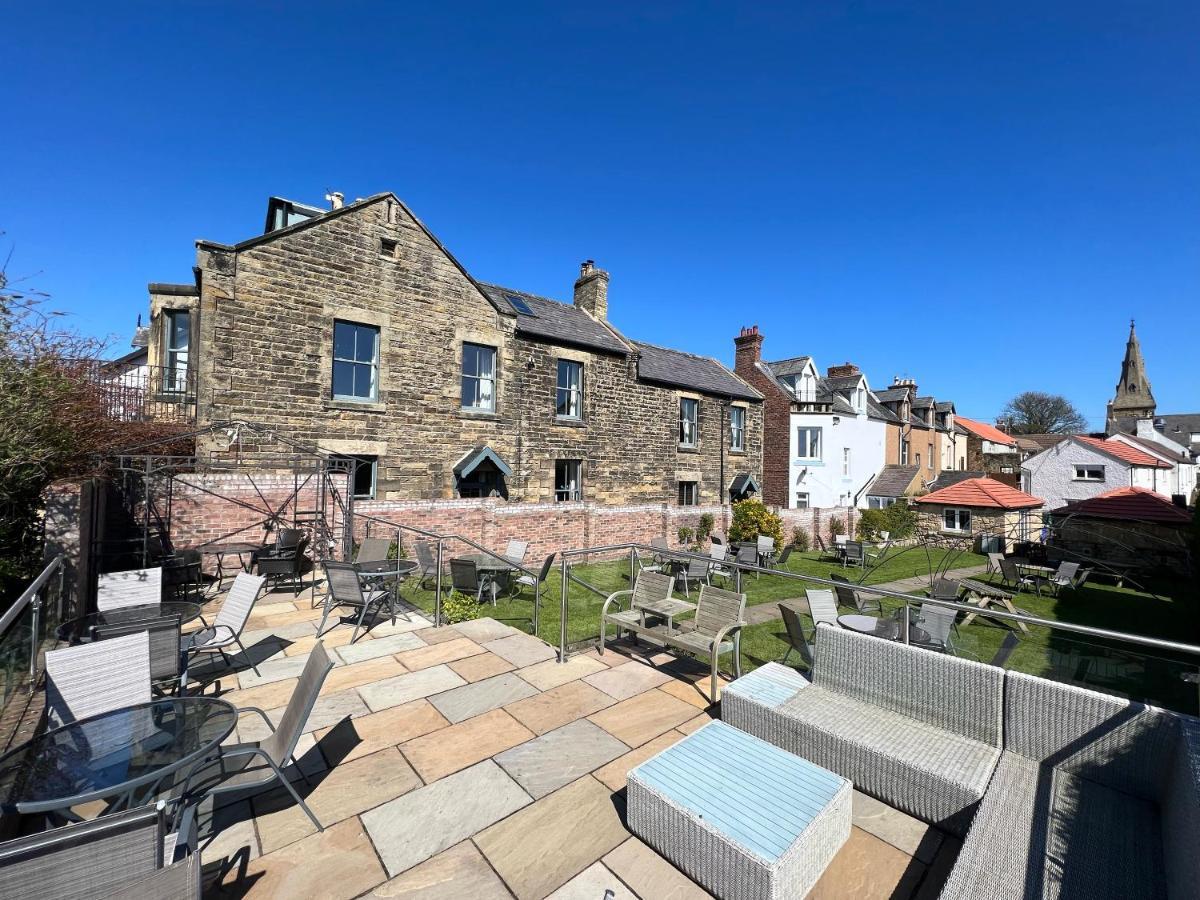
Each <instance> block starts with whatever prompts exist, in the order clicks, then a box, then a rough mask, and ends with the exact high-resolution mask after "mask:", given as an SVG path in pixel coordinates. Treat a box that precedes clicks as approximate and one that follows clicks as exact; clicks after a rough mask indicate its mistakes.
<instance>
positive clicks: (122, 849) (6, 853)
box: [0, 804, 201, 900]
mask: <svg viewBox="0 0 1200 900" xmlns="http://www.w3.org/2000/svg"><path fill="white" fill-rule="evenodd" d="M167 838H168V836H167V834H166V821H165V815H164V811H163V805H162V804H157V805H154V806H140V807H138V808H136V809H129V810H124V811H122V812H117V813H113V814H112V815H107V816H100V817H99V818H95V819H90V820H86V821H83V822H75V823H73V824H70V825H63V826H61V827H59V828H52V829H50V830H49V831H42V832H38V833H37V834H31V835H27V836H25V837H20V838H16V839H15V840H11V841H6V842H5V843H3V844H0V896H3V897H13V898H18V897H22V898H36V897H53V898H54V900H93V898H101V897H103V898H115V897H122V898H135V897H136V898H139V900H200V877H201V870H200V866H201V860H200V854H199V853H196V852H193V853H190V854H188V855H187V856H186V857H184V858H183V859H180V860H179V861H178V862H174V863H172V862H171V860H170V859H165V858H164V851H163V845H164V841H165V842H167V843H170V841H169V840H167Z"/></svg>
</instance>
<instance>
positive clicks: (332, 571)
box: [317, 560, 396, 644]
mask: <svg viewBox="0 0 1200 900" xmlns="http://www.w3.org/2000/svg"><path fill="white" fill-rule="evenodd" d="M321 565H322V566H324V567H325V584H326V586H327V587H328V588H329V591H328V593H327V594H326V595H325V611H324V613H323V614H322V615H321V624H320V625H318V626H317V635H318V636H320V635H323V634H324V633H325V622H326V621H327V620H328V619H329V614H330V613H331V612H333V610H335V609H337V608H338V607H339V606H349V607H351V608H353V609H357V610H358V620H357V621H356V622H355V624H354V633H353V634H352V635H351V636H350V643H352V644H353V643H354V642H355V641H356V640H358V632H359V631H360V630H361V629H362V627H363V623H364V622H365V621H366V618H367V613H368V612H369V611H370V609H371V608H372V607H375V609H376V611H378V610H380V609H382V608H383V606H384V604H385V603H386V604H388V605H389V607H390V608H391V611H392V622H393V623H395V621H396V603H395V597H394V595H393V594H392V592H391V591H386V590H382V589H379V588H370V589H367V590H363V586H362V582H361V581H360V580H359V577H358V569H357V568H355V566H354V563H348V562H335V561H333V560H326V561H325V562H323V563H321ZM340 621H341V619H339V620H338V622H335V623H334V625H333V626H331V627H336V626H337V625H338V623H339V622H340Z"/></svg>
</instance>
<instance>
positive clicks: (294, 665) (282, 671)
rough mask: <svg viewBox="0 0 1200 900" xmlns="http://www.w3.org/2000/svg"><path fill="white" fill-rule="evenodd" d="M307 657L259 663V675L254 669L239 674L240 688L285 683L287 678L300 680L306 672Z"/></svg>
mask: <svg viewBox="0 0 1200 900" xmlns="http://www.w3.org/2000/svg"><path fill="white" fill-rule="evenodd" d="M307 661H308V657H306V656H283V655H280V656H279V657H277V658H276V659H268V660H266V661H265V662H260V663H258V673H257V674H256V673H255V671H254V670H253V669H243V670H242V671H240V672H238V676H237V678H238V687H239V688H242V689H245V688H251V687H256V686H258V685H260V684H270V683H271V682H272V681H283V680H284V679H286V678H299V677H300V673H301V672H303V671H304V664H305V663H306V662H307Z"/></svg>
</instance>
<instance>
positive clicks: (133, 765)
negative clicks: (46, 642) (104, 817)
mask: <svg viewBox="0 0 1200 900" xmlns="http://www.w3.org/2000/svg"><path fill="white" fill-rule="evenodd" d="M237 716H238V713H237V707H235V706H234V705H233V704H232V703H229V702H228V701H225V700H220V699H217V698H215V697H177V698H173V699H167V700H155V701H153V702H151V703H143V704H141V705H139V706H129V707H125V708H123V709H117V710H113V711H112V712H107V713H103V714H102V715H98V716H91V717H89V718H86V719H80V720H79V721H78V722H72V723H71V724H69V725H63V726H61V727H59V728H55V729H53V730H51V731H47V732H46V733H45V734H43V735H42V736H41V737H38V738H34V739H33V740H32V741H29V742H28V743H26V744H23V745H22V746H20V747H18V748H17V749H15V750H13V751H12V752H10V753H7V754H5V755H4V756H3V757H0V809H3V810H4V811H5V812H15V813H47V812H56V811H62V810H68V809H70V808H71V807H73V806H77V805H79V804H81V803H88V802H91V801H93V800H104V799H110V798H111V799H116V798H126V799H127V801H128V802H127V804H125V805H127V806H130V807H132V806H136V805H138V803H140V802H143V801H145V800H148V799H150V798H151V797H153V796H154V794H155V793H156V791H157V790H158V789H159V788H160V787H161V788H163V789H165V788H167V787H170V784H171V779H170V776H171V775H173V774H174V773H176V772H178V771H180V770H181V769H184V768H185V767H188V766H191V765H192V764H193V763H196V762H199V761H201V760H203V759H205V758H207V757H208V756H210V755H212V754H213V753H215V752H216V750H217V748H218V747H219V746H220V744H221V742H222V741H223V740H225V738H227V737H228V736H229V735H230V734H231V733H232V732H233V728H234V726H235V725H236V724H237ZM139 794H140V795H141V796H138V795H139Z"/></svg>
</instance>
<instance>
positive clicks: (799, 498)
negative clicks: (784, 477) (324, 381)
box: [794, 491, 810, 509]
mask: <svg viewBox="0 0 1200 900" xmlns="http://www.w3.org/2000/svg"><path fill="white" fill-rule="evenodd" d="M809 501H810V495H809V492H808V491H796V505H795V507H794V508H795V509H808V508H809Z"/></svg>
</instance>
